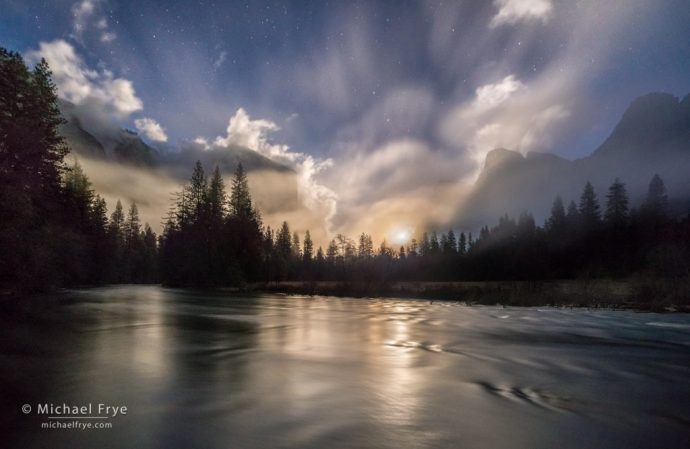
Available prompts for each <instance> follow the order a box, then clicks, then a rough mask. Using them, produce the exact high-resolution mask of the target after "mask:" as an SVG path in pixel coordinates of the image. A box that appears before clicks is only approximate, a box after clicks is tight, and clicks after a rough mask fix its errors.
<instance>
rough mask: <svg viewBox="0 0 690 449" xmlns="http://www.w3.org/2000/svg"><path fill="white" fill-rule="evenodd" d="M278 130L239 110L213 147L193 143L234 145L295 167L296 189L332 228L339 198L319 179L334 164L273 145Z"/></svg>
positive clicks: (202, 140) (217, 146)
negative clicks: (272, 135)
mask: <svg viewBox="0 0 690 449" xmlns="http://www.w3.org/2000/svg"><path fill="white" fill-rule="evenodd" d="M279 129H280V128H279V127H278V125H276V124H275V123H274V122H272V121H270V120H263V119H256V120H253V119H252V118H251V117H250V116H249V114H248V113H247V111H246V110H244V109H243V108H239V109H238V110H237V112H235V115H233V116H232V117H230V120H229V121H228V127H227V135H226V136H224V137H221V136H219V137H216V138H215V140H213V143H212V144H209V143H208V140H207V139H205V138H203V137H197V138H196V139H194V143H195V144H197V145H201V146H202V147H204V148H207V149H210V148H214V147H215V148H227V147H229V146H231V145H237V146H241V147H245V148H248V149H250V150H253V151H256V152H257V153H259V154H261V155H263V156H265V157H267V158H269V159H271V160H273V161H275V162H278V163H281V164H284V165H286V166H288V167H291V168H293V169H294V170H295V171H296V172H297V175H298V186H297V187H298V195H299V198H300V200H301V202H302V203H303V204H304V205H305V206H306V207H307V208H309V209H310V210H312V211H315V212H317V213H320V214H322V216H323V217H324V220H325V222H326V226H330V222H331V219H332V217H333V216H334V215H335V212H336V204H337V195H336V194H335V193H334V192H333V191H332V190H330V189H329V188H328V187H326V186H325V185H323V184H322V183H321V182H319V180H318V177H319V175H320V173H321V172H323V171H324V170H326V169H327V168H330V167H331V166H332V164H333V161H332V160H331V159H321V158H317V157H314V156H312V155H309V154H306V153H300V152H296V151H292V150H291V149H290V147H289V146H287V145H281V144H274V143H272V142H270V141H269V140H268V134H269V133H270V132H274V131H278V130H279Z"/></svg>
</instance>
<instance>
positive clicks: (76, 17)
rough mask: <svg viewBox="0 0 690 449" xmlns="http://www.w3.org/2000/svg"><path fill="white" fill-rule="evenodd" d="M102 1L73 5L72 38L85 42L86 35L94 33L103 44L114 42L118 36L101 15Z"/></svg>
mask: <svg viewBox="0 0 690 449" xmlns="http://www.w3.org/2000/svg"><path fill="white" fill-rule="evenodd" d="M102 3H103V1H102V0H81V1H80V2H77V3H75V4H73V5H72V37H73V38H74V39H75V40H77V41H78V42H83V37H84V34H85V33H87V32H89V31H94V32H96V33H97V34H98V39H99V40H100V41H101V42H105V43H108V42H112V41H114V40H115V39H116V38H117V35H116V34H115V33H114V32H112V31H110V30H109V29H108V20H107V19H106V18H105V17H103V16H102V15H101V14H100V9H101V5H102Z"/></svg>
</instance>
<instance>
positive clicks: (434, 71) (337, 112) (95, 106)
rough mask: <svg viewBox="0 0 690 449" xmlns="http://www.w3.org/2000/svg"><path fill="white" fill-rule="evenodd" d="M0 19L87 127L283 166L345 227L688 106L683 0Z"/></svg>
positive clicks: (109, 7)
mask: <svg viewBox="0 0 690 449" xmlns="http://www.w3.org/2000/svg"><path fill="white" fill-rule="evenodd" d="M0 10H1V11H2V13H1V14H0V45H2V46H4V47H8V48H10V49H13V50H17V51H20V52H22V53H24V54H25V55H27V59H28V60H29V61H34V60H36V59H37V58H38V57H40V56H45V57H46V58H47V59H48V60H49V62H50V63H51V65H52V67H53V69H54V71H55V79H56V81H57V84H58V86H59V88H60V94H61V95H62V96H63V97H65V98H68V99H70V100H72V101H73V102H75V103H76V104H77V105H80V106H82V107H83V108H84V109H85V110H87V111H89V114H91V115H94V116H98V117H99V119H107V120H111V121H113V123H116V124H118V125H119V126H127V127H129V128H132V129H134V128H135V127H136V128H138V129H139V130H140V131H141V133H142V135H144V136H145V138H147V139H148V140H149V141H150V142H152V143H153V144H155V145H167V146H169V147H171V148H178V147H185V145H202V146H204V147H212V146H223V145H228V144H230V143H236V144H242V145H244V146H247V147H249V148H252V149H254V150H256V151H259V152H261V153H263V154H264V155H267V156H268V157H271V158H273V159H275V160H279V161H281V162H284V163H287V164H292V165H293V166H295V167H296V168H298V171H299V172H300V173H302V174H303V175H304V176H303V180H304V186H303V188H304V189H305V190H304V191H310V192H311V193H309V194H306V195H307V198H311V199H312V200H313V201H314V202H316V203H318V202H321V203H324V202H330V203H329V204H332V205H333V206H332V208H330V209H328V208H327V209H328V210H330V211H331V212H329V213H330V214H331V215H334V214H335V209H336V208H335V206H334V204H335V202H336V201H337V204H338V206H337V210H338V214H339V215H342V213H343V211H348V210H352V211H357V210H359V211H361V210H363V209H366V208H368V207H372V206H373V205H374V204H377V203H376V202H377V201H380V200H381V199H382V198H392V197H398V198H404V201H403V202H404V203H406V204H412V203H413V201H411V200H410V198H411V196H409V195H408V196H407V197H405V196H404V195H403V194H404V193H406V192H420V191H423V190H424V189H432V190H433V189H435V188H436V187H435V185H437V184H438V183H442V182H450V181H458V180H462V179H465V180H471V179H472V178H473V176H476V173H477V171H478V169H479V168H480V167H481V164H482V162H483V159H484V157H485V155H486V153H487V151H489V150H491V149H492V148H496V147H506V148H509V149H515V150H519V151H521V152H523V153H526V152H528V151H545V152H552V153H555V154H559V155H561V156H565V157H568V158H576V157H582V156H585V155H587V154H589V153H590V152H591V151H593V150H594V149H595V148H596V146H597V145H598V144H599V143H601V142H602V141H603V139H604V138H605V137H606V136H607V135H608V133H609V132H610V131H611V129H612V127H613V126H614V125H615V123H616V122H617V121H618V119H619V117H620V115H621V114H622V113H623V111H624V110H625V108H626V107H627V105H628V104H629V103H630V102H631V101H632V100H633V99H634V98H635V97H637V96H639V95H642V94H645V93H648V92H651V91H664V92H670V93H672V94H675V95H677V96H684V95H686V94H688V93H690V76H689V75H690V26H688V24H690V3H688V1H687V0H685V1H683V0H667V1H658V0H619V1H617V0H607V1H601V0H592V1H557V0H494V1H481V2H480V1H450V0H447V1H374V0H369V1H362V2H351V1H346V0H341V1H331V2H328V1H306V0H301V1H287V2H279V1H259V0H253V1H248V2H233V1H215V2H214V1H150V0H137V1H130V2H127V1H123V0H120V1H118V0H51V1H42V2H41V1H31V0H0ZM164 140H165V141H166V143H162V141H164ZM195 140H196V143H192V142H193V141H195ZM156 141H158V143H156ZM410 195H413V193H410ZM401 201H402V200H401ZM329 207H330V206H329ZM439 219H440V218H439Z"/></svg>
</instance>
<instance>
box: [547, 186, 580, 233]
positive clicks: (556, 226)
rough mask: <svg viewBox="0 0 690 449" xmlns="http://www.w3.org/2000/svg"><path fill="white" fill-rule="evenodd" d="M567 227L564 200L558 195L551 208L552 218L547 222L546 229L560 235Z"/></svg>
mask: <svg viewBox="0 0 690 449" xmlns="http://www.w3.org/2000/svg"><path fill="white" fill-rule="evenodd" d="M573 206H574V203H573ZM565 225H566V218H565V207H564V206H563V200H562V199H561V196H560V195H556V199H554V200H553V205H552V206H551V216H550V217H549V219H548V220H547V222H546V227H547V229H548V230H549V231H550V232H552V233H555V234H560V233H562V232H563V230H564V229H565Z"/></svg>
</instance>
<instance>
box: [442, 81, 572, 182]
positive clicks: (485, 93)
mask: <svg viewBox="0 0 690 449" xmlns="http://www.w3.org/2000/svg"><path fill="white" fill-rule="evenodd" d="M567 86H568V84H567V80H566V79H564V78H562V77H561V78H557V77H549V78H545V79H541V80H536V81H534V82H533V83H532V85H531V86H527V85H526V84H525V83H523V82H522V81H520V80H519V79H517V77H516V76H515V75H514V74H511V75H508V76H506V77H504V78H503V79H501V80H500V81H498V82H496V83H488V84H485V85H483V86H480V87H478V88H477V89H476V90H475V95H474V98H472V99H471V100H470V101H466V102H465V103H461V104H460V105H458V106H455V107H453V108H452V109H451V110H450V111H449V112H448V114H447V115H446V116H445V117H444V118H443V119H442V121H441V125H440V133H441V135H442V136H443V139H444V140H445V141H446V142H447V143H448V144H449V145H452V146H455V147H456V148H459V149H462V150H465V151H467V152H468V153H469V155H470V158H471V159H472V160H473V161H474V175H475V177H476V176H477V175H478V174H479V170H480V169H481V167H482V164H483V162H484V159H485V157H486V154H487V153H488V152H489V151H491V150H493V149H495V148H509V149H515V150H518V151H521V152H523V153H526V152H528V151H547V150H549V149H550V148H549V146H550V145H551V144H552V136H553V135H554V133H556V132H557V131H558V125H559V123H562V122H563V120H564V119H565V118H566V117H568V116H569V114H570V111H569V106H570V103H571V102H569V101H568V100H567V98H565V97H566V96H567V92H568V89H566V87H567Z"/></svg>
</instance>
